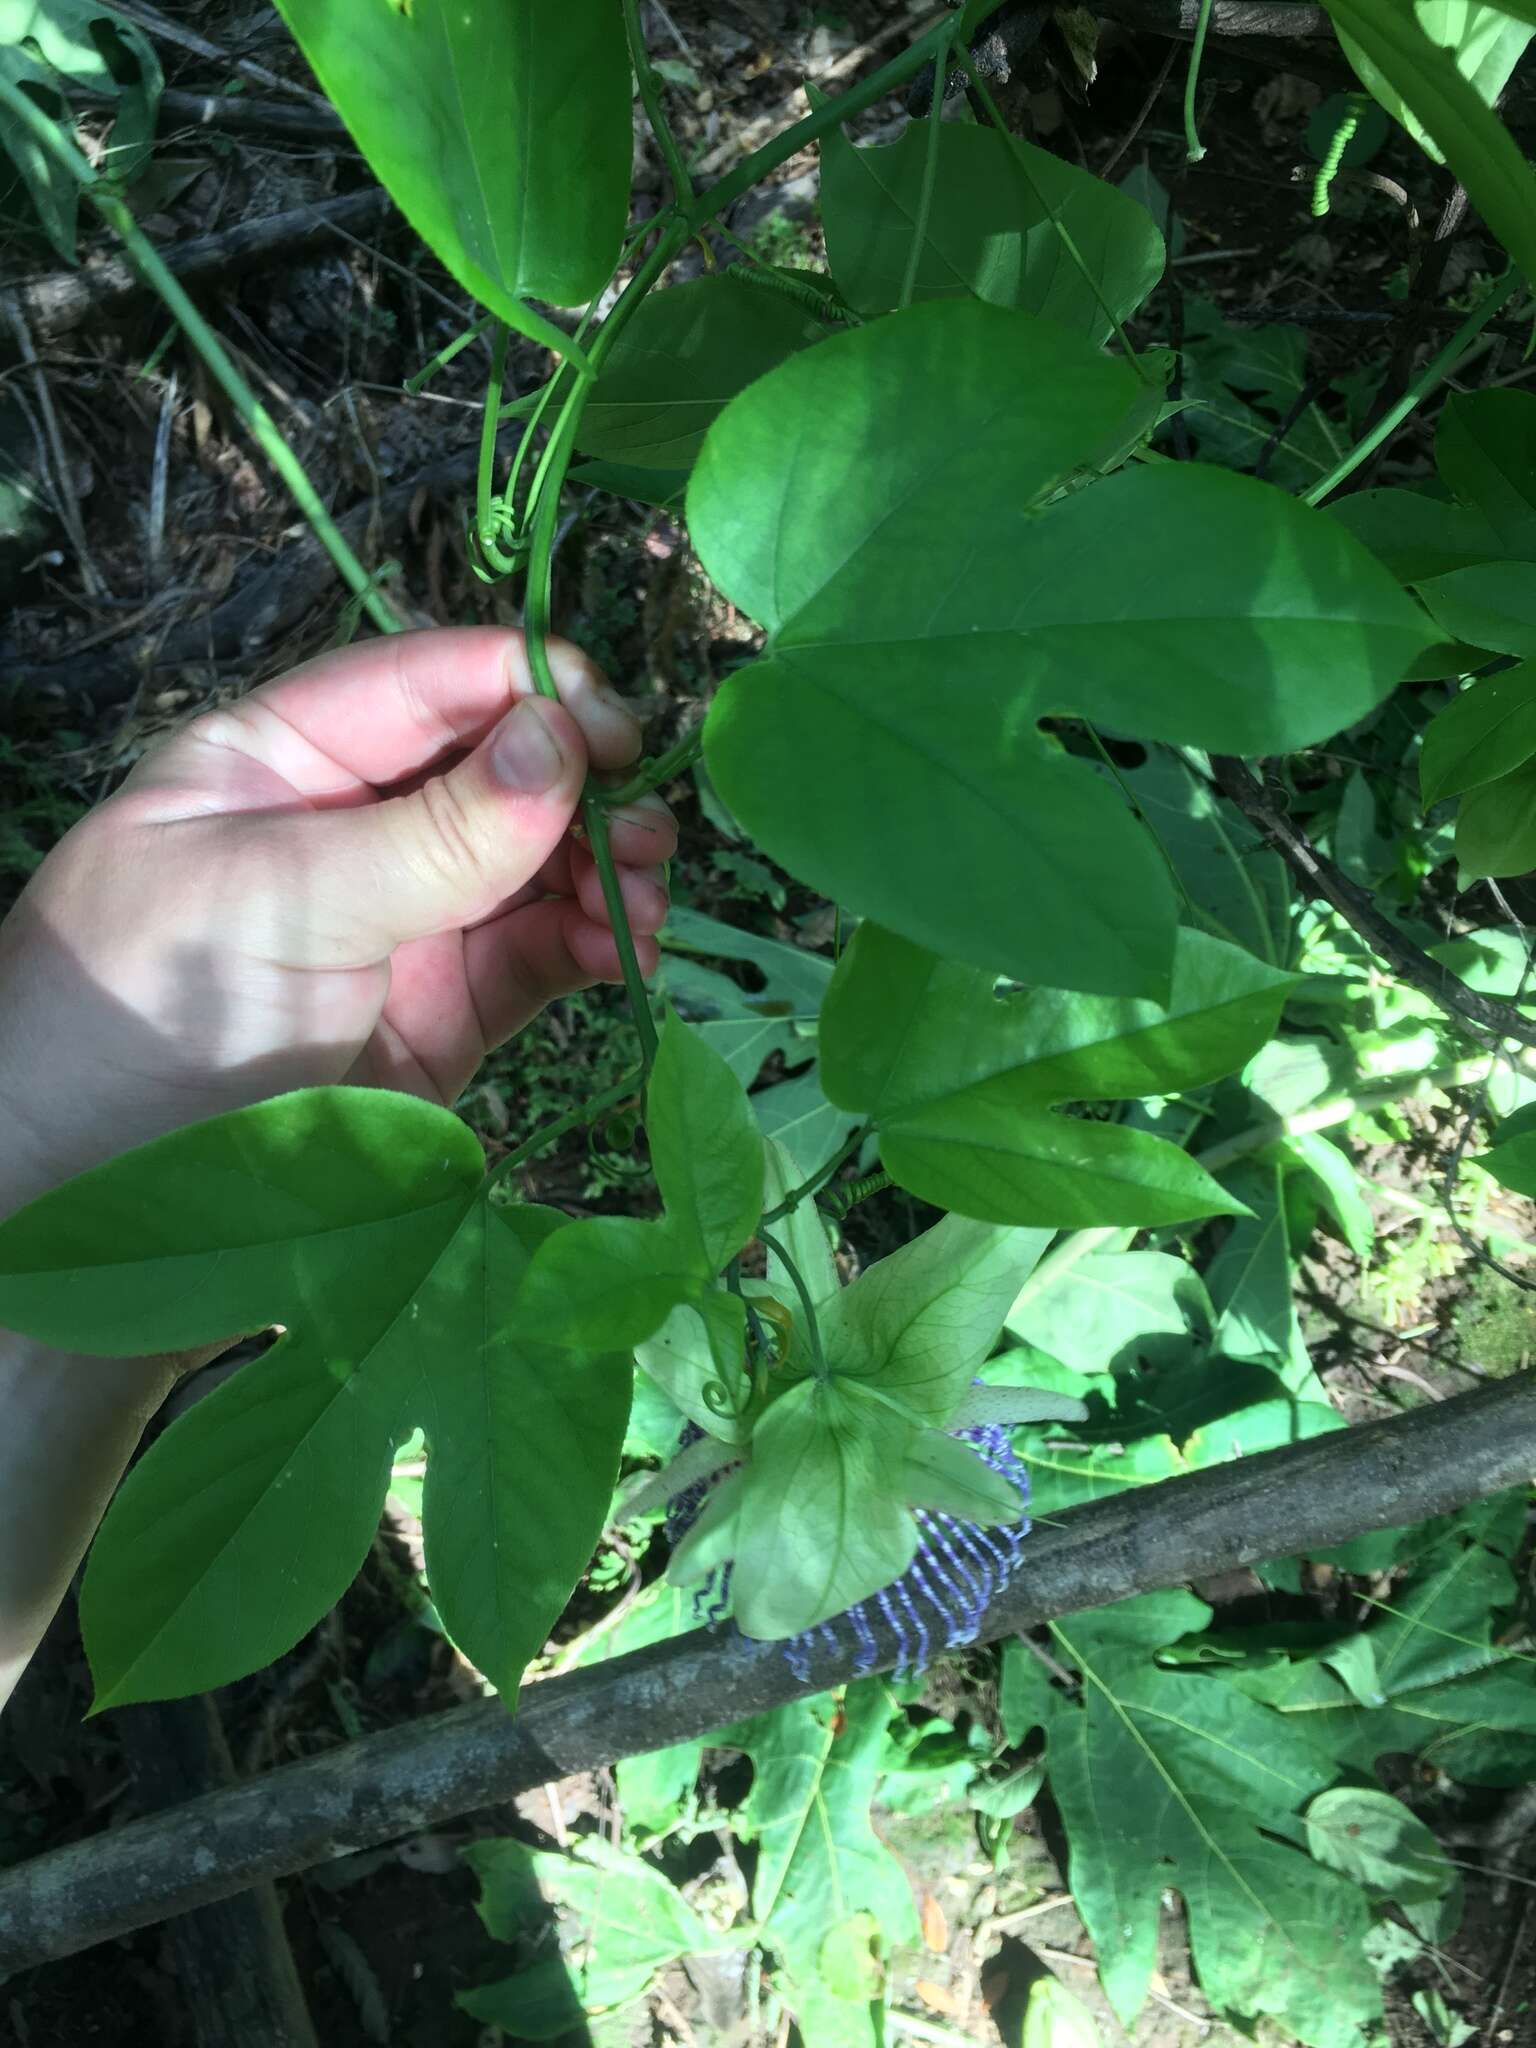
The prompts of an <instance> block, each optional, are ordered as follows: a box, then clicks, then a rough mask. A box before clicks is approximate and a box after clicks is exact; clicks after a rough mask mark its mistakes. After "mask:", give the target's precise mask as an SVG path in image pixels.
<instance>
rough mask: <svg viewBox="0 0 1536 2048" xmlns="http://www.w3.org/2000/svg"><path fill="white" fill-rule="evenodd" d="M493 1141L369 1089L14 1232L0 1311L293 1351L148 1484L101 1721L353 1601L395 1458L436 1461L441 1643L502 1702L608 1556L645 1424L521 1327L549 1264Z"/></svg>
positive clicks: (107, 1532) (35, 1327)
mask: <svg viewBox="0 0 1536 2048" xmlns="http://www.w3.org/2000/svg"><path fill="white" fill-rule="evenodd" d="M482 1173H483V1160H482V1158H481V1154H480V1148H479V1145H478V1144H477V1142H476V1141H475V1139H474V1137H473V1135H472V1134H471V1132H470V1131H469V1130H468V1129H467V1127H466V1126H465V1125H463V1124H462V1123H461V1122H460V1121H459V1120H458V1119H457V1118H456V1117H454V1116H452V1115H450V1114H449V1113H448V1112H447V1111H446V1110H443V1109H439V1108H436V1107H435V1106H433V1105H430V1104H427V1103H424V1102H420V1101H418V1100H416V1099H415V1098H414V1097H410V1096H403V1095H392V1094H387V1093H385V1092H383V1091H380V1090H374V1089H353V1088H333V1089H309V1090H303V1091H300V1092H299V1093H297V1094H293V1095H287V1096H280V1097H277V1098H276V1099H274V1100H273V1101H270V1102H266V1103H262V1104H260V1105H259V1106H258V1107H256V1108H253V1109H247V1110H239V1111H235V1112H232V1113H231V1114H229V1115H227V1116H222V1117H217V1118H214V1119H212V1120H210V1121H209V1122H206V1123H202V1124H197V1125H193V1126H190V1127H189V1128H187V1129H185V1130H181V1131H177V1132H175V1133H173V1134H172V1135H170V1136H168V1137H165V1138H160V1139H157V1140H155V1141H154V1142H153V1143H151V1144H149V1145H145V1146H141V1147H139V1148H138V1149H137V1150H136V1151H134V1152H130V1153H127V1154H125V1155H124V1156H123V1157H122V1158H120V1159H116V1160H113V1161H111V1162H110V1163H109V1164H107V1165H105V1166H101V1167H97V1168H95V1169H94V1170H93V1171H91V1172H89V1173H86V1174H82V1175H80V1176H79V1177H78V1178H77V1179H76V1180H74V1181H71V1182H69V1183H67V1184H66V1185H65V1186H63V1187H62V1188H59V1189H57V1190H56V1191H54V1192H53V1193H52V1194H49V1195H46V1196H44V1197H43V1198H42V1199H41V1200H39V1201H37V1202H35V1203H33V1204H32V1205H31V1206H30V1207H29V1208H27V1209H24V1210H22V1211H20V1212H19V1213H18V1214H17V1215H16V1216H14V1217H12V1218H11V1219H10V1220H9V1221H8V1222H7V1223H6V1224H5V1225H4V1226H3V1227H0V1316H3V1318H4V1320H5V1322H6V1323H7V1324H9V1325H10V1326H12V1327H15V1328H21V1329H26V1330H30V1331H32V1332H33V1333H35V1334H37V1335H39V1336H43V1337H45V1338H46V1339H47V1340H48V1341H50V1342H52V1343H56V1344H60V1345H63V1346H66V1347H68V1348H71V1349H76V1350H83V1351H87V1352H95V1353H102V1354H108V1355H114V1354H115V1355H123V1354H130V1355H131V1354H137V1353H141V1352H151V1351H165V1350H175V1349H181V1348H184V1347H188V1346H192V1345H196V1344H202V1343H209V1342H212V1341H215V1340H217V1339H219V1338H229V1337H233V1336H237V1335H240V1334H243V1333H246V1332H249V1331H255V1330H259V1329H263V1328H265V1327H267V1326H268V1325H270V1324H272V1323H281V1324H282V1325H284V1327H285V1335H284V1336H283V1338H282V1340H281V1341H280V1342H279V1343H278V1344H276V1345H275V1346H274V1347H273V1348H272V1349H271V1350H270V1351H268V1352H267V1353H266V1354H265V1355H264V1356H262V1357H261V1358H259V1359H257V1360H255V1361H253V1362H252V1363H251V1364H249V1365H248V1366H246V1367H245V1368H244V1369H243V1370H242V1371H241V1372H239V1373H237V1374H235V1375H234V1376H233V1377H232V1378H231V1379H229V1380H228V1381H227V1382H226V1383H225V1384H224V1385H223V1386H222V1387H220V1388H218V1389H217V1390H216V1391H215V1392H214V1393H213V1394H212V1395H210V1396H209V1397H208V1398H207V1399H206V1400H204V1401H201V1402H199V1403H198V1404H197V1405H196V1406H195V1407H193V1408H192V1409H190V1410H189V1411H188V1413H187V1414H186V1415H184V1416H183V1417H182V1418H181V1419H180V1420H179V1421H177V1422H176V1423H175V1424H174V1425H173V1426H172V1427H171V1428H170V1429H168V1430H167V1431H166V1432H165V1434H164V1435H163V1436H161V1437H160V1438H159V1439H158V1440H157V1441H156V1443H155V1444H154V1446H153V1447H152V1448H151V1450H150V1451H149V1452H148V1454H147V1455H146V1456H145V1457H144V1458H143V1459H141V1460H140V1462H139V1463H138V1464H137V1465H136V1466H135V1468H134V1470H133V1472H132V1473H131V1474H130V1475H129V1477H128V1479H127V1481H126V1482H125V1483H124V1485H123V1487H122V1488H121V1489H120V1491H119V1493H118V1495H117V1497H116V1499H115V1500H114V1502H113V1504H112V1507H111V1508H110V1510H109V1511H108V1514H107V1517H106V1520H105V1522H104V1523H103V1526H102V1530H101V1533H100V1534H99V1536H98V1538H97V1541H96V1545H95V1547H94V1549H93V1551H92V1553H91V1558H90V1563H89V1566H88V1568H87V1571H86V1575H85V1583H84V1587H83V1589H82V1593H81V1617H82V1624H83V1627H84V1632H85V1637H86V1646H87V1651H88V1653H89V1656H90V1659H91V1666H92V1671H93V1674H94V1676H95V1680H96V1688H97V1704H98V1706H106V1705H113V1704H121V1703H123V1702H126V1701H130V1700H136V1699H145V1698H154V1697H163V1696H167V1695H177V1694H183V1693H189V1692H197V1691H202V1690H205V1689H207V1688H209V1687H212V1686H215V1685H219V1684H224V1683H227V1682H228V1681H229V1680H231V1679H233V1678H237V1677H240V1676H243V1675H244V1674H245V1673H246V1672H248V1671H251V1670H253V1669H255V1668H256V1667H258V1666H259V1665H261V1664H263V1663H266V1662H268V1661H270V1660H271V1659H272V1658H273V1657H275V1656H277V1655H278V1654H280V1653H281V1652H282V1651H283V1650H285V1649H288V1648H290V1647H291V1646H292V1644H293V1643H294V1642H295V1641H296V1640H297V1639H298V1638H299V1636H301V1635H302V1634H303V1633H304V1631H305V1630H306V1629H308V1628H310V1627H312V1626H313V1624H314V1623H315V1622H316V1621H317V1620H318V1619H319V1617H320V1616H321V1615H322V1614H323V1613H324V1612H325V1611H326V1609H327V1608H328V1607H330V1606H332V1605H333V1604H334V1603H335V1601H336V1600H337V1599H339V1598H340V1596H341V1594H342V1592H343V1591H344V1590H345V1588H346V1586H347V1584H348V1582H349V1581H350V1580H351V1578H352V1577H353V1575H354V1573H355V1572H356V1571H357V1568H358V1566H359V1564H360V1563H361V1562H362V1559H363V1556H364V1554H365V1553H366V1550H367V1547H368V1544H369V1542H370V1540H371V1538H372V1535H373V1532H374V1530H375V1528H376V1527H377V1525H378V1519H379V1514H380V1510H381V1508H382V1505H383V1500H384V1495H385V1491H386V1488H387V1486H388V1483H389V1473H390V1461H391V1454H392V1453H393V1451H394V1448H395V1446H396V1445H397V1444H398V1443H399V1442H401V1441H402V1440H403V1439H404V1438H405V1437H406V1436H407V1435H408V1434H409V1433H410V1431H411V1430H412V1428H413V1427H416V1426H420V1427H421V1428H422V1429H423V1430H424V1431H425V1432H426V1434H427V1436H428V1437H429V1439H430V1441H431V1455H430V1457H429V1460H428V1477H427V1484H426V1496H425V1522H426V1547H427V1557H428V1566H429V1573H430V1576H431V1579H432V1588H433V1595H434V1599H435V1601H436V1604H437V1606H438V1610H439V1612H440V1613H441V1615H442V1618H443V1622H444V1626H445V1627H446V1628H447V1630H448V1632H449V1634H450V1635H451V1636H452V1637H453V1638H454V1640H455V1641H456V1642H457V1643H459V1645H460V1646H461V1648H463V1649H464V1651H465V1652H466V1654H467V1655H468V1656H470V1657H471V1658H472V1659H473V1661H474V1662H475V1663H476V1664H477V1665H478V1666H479V1668H480V1669H481V1670H483V1671H484V1672H485V1673H486V1674H487V1676H488V1677H490V1678H491V1679H492V1680H493V1681H494V1682H495V1683H496V1684H497V1685H498V1687H500V1688H501V1689H502V1690H503V1691H504V1692H511V1691H512V1690H513V1689H514V1688H515V1685H516V1682H517V1678H518V1675H519V1673H520V1672H521V1670H522V1668H523V1666H524V1665H525V1664H526V1662H527V1661H528V1659H529V1657H531V1656H532V1655H533V1654H534V1653H535V1652H536V1651H537V1650H538V1649H539V1648H540V1647H541V1645H542V1643H543V1641H544V1638H545V1635H546V1634H547V1632H548V1629H549V1627H550V1626H551V1624H552V1623H553V1622H554V1620H555V1619H556V1617H557V1616H558V1614H559V1612H560V1609H561V1607H562V1606H563V1605H564V1603H565V1600H566V1599H567V1598H568V1596H569V1593H570V1588H571V1586H572V1585H573V1584H574V1583H575V1580H576V1578H577V1577H578V1576H579V1574H580V1570H581V1567H582V1565H583V1564H584V1563H585V1561H586V1559H587V1558H588V1557H589V1556H590V1554H591V1551H592V1547H593V1545H594V1543H595V1542H596V1540H597V1537H598V1534H599V1532H600V1530H601V1527H602V1520H603V1516H604V1513H605V1512H606V1510H607V1507H608V1503H609V1500H610V1499H611V1496H612V1488H613V1482H614V1478H615V1476H616V1473H617V1469H618V1457H619V1448H620V1445H621V1444H622V1442H623V1436H624V1424H625V1418H626V1416H627V1413H628V1408H629V1392H630V1389H629V1374H628V1372H627V1370H626V1368H625V1367H624V1364H623V1362H622V1361H621V1360H615V1359H612V1358H606V1357H600V1356H592V1357H583V1358H577V1359H572V1358H571V1357H569V1356H567V1355H564V1354H561V1353H557V1352H554V1351H552V1350H551V1349H549V1348H548V1347H547V1346H544V1345H541V1344H539V1343H537V1342H529V1341H526V1340H519V1339H517V1338H515V1337H514V1336H513V1335H512V1333H511V1315H510V1311H511V1306H512V1303H513V1301H514V1299H515V1298H516V1295H517V1291H518V1289H519V1287H520V1285H521V1283H522V1279H523V1275H524V1271H525V1269H526V1267H527V1264H528V1260H529V1256H530V1254H531V1252H532V1250H533V1249H534V1248H535V1246H536V1245H537V1244H538V1243H539V1242H540V1241H542V1240H543V1239H544V1238H546V1237H548V1236H549V1235H550V1234H551V1233H554V1232H557V1231H558V1230H559V1229H561V1228H562V1227H564V1226H565V1219H564V1218H562V1217H558V1216H554V1215H552V1214H550V1213H549V1212H546V1211H539V1210H528V1209H518V1210H510V1211H499V1210H495V1209H493V1208H491V1207H490V1206H489V1205H488V1203H487V1202H486V1200H485V1197H484V1192H483V1181H482Z"/></svg>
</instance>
